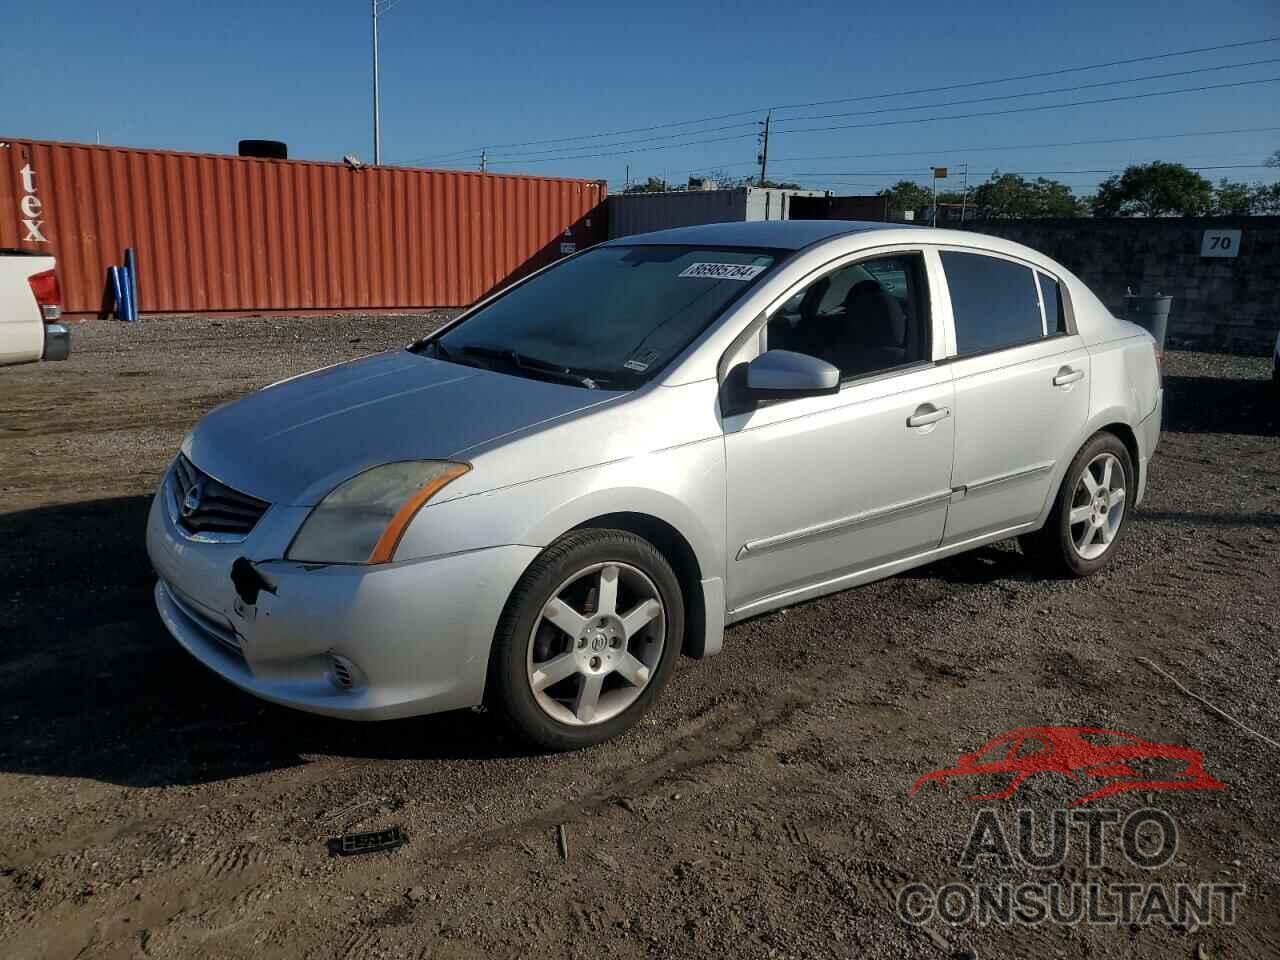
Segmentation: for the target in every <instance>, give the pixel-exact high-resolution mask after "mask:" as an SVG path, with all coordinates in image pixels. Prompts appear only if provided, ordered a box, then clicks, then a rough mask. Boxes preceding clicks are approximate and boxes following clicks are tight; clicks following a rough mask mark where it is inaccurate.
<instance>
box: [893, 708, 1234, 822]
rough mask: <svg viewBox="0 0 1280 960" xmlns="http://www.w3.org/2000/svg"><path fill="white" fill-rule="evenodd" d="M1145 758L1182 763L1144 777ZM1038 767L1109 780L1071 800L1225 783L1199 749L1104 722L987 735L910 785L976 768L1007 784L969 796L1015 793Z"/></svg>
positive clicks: (969, 772)
mask: <svg viewBox="0 0 1280 960" xmlns="http://www.w3.org/2000/svg"><path fill="white" fill-rule="evenodd" d="M1138 761H1142V762H1144V763H1145V764H1147V765H1149V764H1151V762H1153V761H1168V762H1172V763H1175V764H1180V765H1181V768H1180V769H1178V770H1175V771H1174V772H1172V773H1170V774H1168V775H1167V776H1166V777H1165V778H1164V779H1152V778H1148V777H1144V776H1143V775H1142V774H1140V773H1139V772H1138V771H1137V770H1135V769H1134V763H1135V762H1138ZM1037 773H1058V774H1061V775H1062V776H1064V777H1069V778H1070V779H1072V780H1079V779H1081V778H1082V777H1083V778H1085V779H1086V782H1088V781H1089V780H1101V781H1105V782H1104V783H1103V784H1102V786H1100V787H1098V788H1097V789H1096V790H1093V791H1092V792H1090V793H1086V794H1085V795H1084V796H1082V797H1080V798H1079V799H1078V800H1076V801H1074V802H1073V803H1072V804H1071V805H1072V806H1073V807H1075V806H1080V805H1081V804H1085V803H1090V802H1091V801H1093V800H1097V799H1099V798H1101V797H1109V796H1112V795H1114V794H1117V793H1126V792H1128V791H1130V790H1223V789H1225V787H1226V785H1225V784H1223V783H1222V782H1221V781H1219V780H1217V779H1215V778H1213V777H1211V776H1209V774H1207V773H1206V772H1205V769H1204V756H1203V755H1202V754H1201V753H1200V751H1199V750H1192V749H1191V748H1190V747H1179V746H1176V745H1174V744H1168V743H1153V742H1151V741H1150V740H1143V739H1141V738H1140V737H1135V736H1133V735H1132V734H1128V733H1121V732H1120V731H1118V730H1104V729H1102V728H1100V727H1019V728H1018V729H1017V730H1010V731H1008V732H1007V733H1002V734H1000V736H998V737H995V738H994V739H992V740H990V741H988V742H987V743H986V744H985V745H984V746H983V747H982V748H981V749H979V750H977V751H975V752H973V753H962V754H961V755H960V757H959V758H958V760H957V761H956V765H955V766H954V767H945V768H942V769H939V770H933V771H931V772H929V773H926V774H925V775H924V776H923V777H921V778H920V779H919V780H917V781H916V782H915V785H914V786H912V788H911V793H912V795H914V794H915V792H916V791H917V790H919V789H920V788H921V787H922V786H923V785H924V784H926V783H928V782H929V781H931V780H936V781H938V783H940V784H941V785H942V786H943V787H944V788H945V787H946V786H947V780H948V779H949V778H951V777H968V776H974V775H976V774H1010V775H1011V776H1012V779H1011V780H1010V781H1009V783H1008V785H1007V786H1006V787H1005V788H1004V789H1003V790H998V791H996V792H994V793H982V794H978V795H977V796H973V797H970V798H969V799H970V800H1000V799H1003V798H1005V797H1011V796H1013V794H1014V791H1016V790H1017V789H1018V787H1020V786H1022V783H1023V781H1025V780H1026V779H1027V778H1028V777H1030V776H1032V775H1033V774H1037Z"/></svg>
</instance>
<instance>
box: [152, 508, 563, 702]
mask: <svg viewBox="0 0 1280 960" xmlns="http://www.w3.org/2000/svg"><path fill="white" fill-rule="evenodd" d="M164 496H165V492H164V490H163V489H162V490H161V494H160V495H159V496H158V497H157V498H156V499H155V500H154V501H153V502H152V505H151V514H150V517H149V518H148V521H147V552H148V553H149V554H150V556H151V562H152V565H153V566H154V567H155V570H156V573H157V574H158V575H159V578H160V579H159V582H158V583H157V584H156V588H155V601H156V608H157V610H158V611H159V613H160V617H161V619H162V620H163V621H164V624H165V626H166V627H167V628H168V630H169V632H170V633H171V634H172V635H173V636H174V638H175V639H176V640H177V641H178V642H179V643H180V644H181V645H182V646H183V647H184V648H185V649H186V650H187V652H188V653H190V654H191V655H192V656H194V657H195V658H196V659H197V660H199V661H200V662H201V663H203V664H204V665H205V666H206V667H208V668H210V669H211V670H213V671H214V672H216V673H218V674H219V675H221V676H222V677H223V678H224V679H226V680H228V681H230V682H231V683H233V684H235V685H236V686H238V687H240V688H241V689H243V690H246V691H248V692H249V693H252V694H254V695H255V696H258V697H261V698H262V699H264V700H270V701H272V702H273V703H279V704H283V705H285V706H290V707H295V708H298V709H300V710H306V711H310V712H312V713H320V714H325V715H328V716H334V717H344V718H349V719H354V720H381V719H387V718H392V717H405V716H415V715H418V714H425V713H435V712H439V711H442V710H453V709H459V708H463V707H470V706H475V705H476V704H478V703H480V701H481V699H482V697H483V694H484V681H485V674H486V672H487V668H488V660H489V648H490V644H491V642H492V639H493V633H494V630H495V628H496V626H497V622H498V618H499V616H500V615H501V613H502V608H503V606H504V604H505V603H506V600H507V597H508V595H509V594H510V592H511V589H512V587H514V585H515V583H516V581H517V580H518V579H519V577H520V575H521V574H522V573H523V572H524V569H525V568H526V567H527V566H528V564H529V563H530V562H531V561H532V560H533V558H534V557H535V556H536V555H537V552H538V550H537V548H536V547H525V546H499V547H491V548H488V549H483V550H471V551H467V552H464V553H457V554H447V555H442V556H438V557H432V558H427V559H422V560H410V561H404V562H401V563H388V564H380V565H377V566H363V565H343V564H333V565H324V566H321V565H316V564H302V563H296V562H293V561H288V560H279V559H270V558H272V557H280V556H283V554H284V552H285V548H286V547H287V545H288V542H289V540H290V539H291V537H292V535H293V533H294V532H295V531H296V530H297V528H298V525H299V524H300V523H301V522H302V519H303V518H304V517H305V515H306V513H307V511H308V508H305V507H302V508H295V507H280V506H274V507H272V508H270V509H269V510H268V511H267V513H266V514H265V515H264V516H263V517H262V519H261V521H259V523H258V526H257V527H256V528H255V529H254V531H253V533H252V534H250V536H249V537H248V538H247V539H246V540H245V541H244V542H241V543H211V542H200V541H196V540H192V539H190V538H188V537H187V536H186V535H185V534H184V533H183V532H182V531H181V530H179V529H178V528H177V527H176V526H175V525H174V523H173V521H172V519H171V518H170V516H169V513H168V511H167V510H166V509H165V508H164V506H163V505H162V499H163V497H164ZM253 558H257V559H253ZM238 561H241V562H239V563H238ZM246 564H247V565H248V566H247V567H246V566H245V565H246ZM233 568H236V570H237V577H236V580H235V581H234V582H233V578H232V570H233ZM259 578H260V582H259ZM255 585H256V589H254V587H255ZM250 601H252V602H250Z"/></svg>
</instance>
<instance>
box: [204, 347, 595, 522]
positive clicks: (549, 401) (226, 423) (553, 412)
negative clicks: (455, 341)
mask: <svg viewBox="0 0 1280 960" xmlns="http://www.w3.org/2000/svg"><path fill="white" fill-rule="evenodd" d="M617 396H618V394H617V393H612V392H610V393H604V392H601V391H598V390H586V389H583V388H581V387H574V386H570V385H566V384H558V383H547V382H545V381H541V380H530V379H526V378H523V377H515V376H508V375H506V374H501V373H494V372H492V371H489V370H479V369H476V368H474V367H464V366H460V365H458V364H453V363H446V362H444V361H440V360H435V359H432V358H430V357H424V356H421V355H419V354H415V353H411V352H409V351H407V350H402V351H398V352H394V353H384V354H377V355H375V356H372V357H366V358H365V359H363V360H355V361H351V362H349V363H341V364H338V365H337V366H333V367H327V368H325V369H322V370H317V371H315V372H313V373H308V374H304V375H302V376H300V377H295V378H293V379H291V380H284V381H281V382H280V383H277V384H273V385H272V386H269V387H266V388H264V389H262V390H259V391H257V392H256V393H251V394H249V395H248V396H247V397H244V398H242V399H240V400H235V401H233V402H231V403H228V404H225V405H224V406H221V407H218V408H217V409H215V410H214V411H212V412H211V413H209V414H208V415H207V416H206V417H204V419H202V420H201V421H200V422H199V423H198V424H196V426H195V429H194V430H192V431H191V433H190V434H189V435H188V437H187V439H186V440H185V441H184V442H183V445H182V450H183V453H185V454H186V455H187V457H188V458H189V459H190V460H191V461H192V462H193V463H194V464H196V466H198V467H199V468H200V469H201V470H203V471H205V472H206V473H208V474H209V475H210V476H213V477H216V478H217V479H218V480H220V481H222V482H223V483H226V484H228V485H230V486H232V487H234V488H236V489H237V490H241V491H243V492H244V493H248V494H251V495H252V496H255V497H259V498H261V499H263V500H266V501H268V502H270V503H279V504H294V505H299V506H310V505H312V504H314V503H317V502H319V501H320V500H321V499H323V498H324V496H325V495H326V494H327V493H329V491H330V490H332V489H333V488H334V487H335V486H337V485H338V484H339V483H341V482H342V481H344V480H346V479H348V478H349V477H352V476H355V475H356V474H357V473H360V472H361V471H363V470H365V469H367V468H369V467H372V466H376V465H377V464H381V463H390V462H393V461H397V460H447V459H451V458H455V457H458V456H460V455H463V454H464V452H465V451H467V450H468V449H470V448H472V447H475V446H477V445H479V444H483V443H486V442H488V441H491V440H494V439H496V438H498V437H502V436H505V435H507V434H510V433H514V432H516V431H520V430H524V429H526V428H528V427H532V426H535V425H537V424H540V423H545V422H547V421H550V420H554V419H557V418H560V417H564V416H567V415H568V414H571V413H574V412H575V411H578V410H582V409H585V408H586V407H590V406H595V405H597V404H600V403H604V402H607V401H608V400H610V399H613V398H615V397H617Z"/></svg>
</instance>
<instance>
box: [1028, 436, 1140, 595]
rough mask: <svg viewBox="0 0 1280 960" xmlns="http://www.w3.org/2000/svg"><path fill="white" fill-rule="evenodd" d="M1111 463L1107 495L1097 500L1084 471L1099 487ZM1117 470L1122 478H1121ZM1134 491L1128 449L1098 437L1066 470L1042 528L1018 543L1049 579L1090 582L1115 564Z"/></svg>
mask: <svg viewBox="0 0 1280 960" xmlns="http://www.w3.org/2000/svg"><path fill="white" fill-rule="evenodd" d="M1108 463H1110V465H1111V468H1112V469H1111V473H1110V478H1111V479H1110V485H1109V488H1108V489H1107V492H1106V495H1104V496H1099V494H1098V493H1097V492H1093V491H1091V490H1090V487H1089V485H1088V483H1087V482H1086V481H1085V480H1084V476H1085V471H1086V469H1088V470H1089V471H1090V473H1089V477H1090V480H1091V481H1092V482H1093V484H1094V486H1098V487H1100V486H1101V484H1100V482H1099V481H1100V479H1101V476H1100V475H1102V474H1103V472H1104V470H1105V466H1106V465H1107V464H1108ZM1117 469H1119V470H1120V471H1121V472H1122V473H1123V478H1120V477H1117V475H1116V470H1117ZM1118 484H1121V485H1119V486H1118ZM1117 490H1118V491H1119V498H1117V497H1116V492H1117ZM1134 490H1135V485H1134V473H1133V460H1132V459H1131V458H1130V456H1129V450H1128V448H1127V447H1126V446H1125V445H1124V443H1123V442H1121V440H1120V438H1119V437H1117V436H1116V435H1115V434H1113V433H1098V434H1094V436H1093V437H1092V438H1091V439H1090V440H1089V442H1088V443H1086V444H1085V445H1084V446H1083V447H1081V448H1080V452H1079V453H1077V454H1076V455H1075V457H1074V458H1073V459H1072V461H1071V465H1070V466H1069V467H1068V468H1067V472H1066V474H1065V476H1063V478H1062V486H1061V487H1059V489H1058V494H1057V497H1056V499H1055V500H1054V504H1053V509H1052V510H1051V511H1050V513H1049V518H1048V519H1047V520H1046V521H1045V524H1044V526H1043V527H1042V528H1041V529H1039V530H1037V531H1035V532H1034V533H1029V534H1025V535H1023V536H1021V537H1019V538H1018V543H1019V544H1020V545H1021V547H1022V552H1023V553H1024V554H1026V555H1027V556H1028V557H1029V558H1031V560H1032V561H1034V562H1035V563H1036V564H1037V565H1038V566H1039V567H1041V569H1043V570H1044V571H1045V572H1046V573H1049V574H1051V575H1055V576H1061V577H1087V576H1090V575H1092V574H1095V573H1097V572H1098V571H1099V570H1101V569H1102V568H1103V567H1105V566H1106V565H1107V564H1108V563H1110V562H1111V558H1112V557H1113V556H1114V555H1115V552H1116V546H1117V545H1118V544H1119V543H1120V540H1121V538H1122V537H1123V535H1124V531H1125V528H1126V527H1127V526H1128V523H1129V515H1130V514H1131V513H1132V512H1133V504H1132V502H1131V501H1132V491H1134ZM1117 507H1118V508H1119V514H1120V515H1119V517H1118V518H1117V517H1116V510H1117ZM1073 516H1074V517H1076V518H1077V519H1076V522H1075V523H1073V522H1072V517H1073ZM1081 518H1084V519H1081ZM1086 541H1087V542H1086ZM1082 544H1083V546H1082Z"/></svg>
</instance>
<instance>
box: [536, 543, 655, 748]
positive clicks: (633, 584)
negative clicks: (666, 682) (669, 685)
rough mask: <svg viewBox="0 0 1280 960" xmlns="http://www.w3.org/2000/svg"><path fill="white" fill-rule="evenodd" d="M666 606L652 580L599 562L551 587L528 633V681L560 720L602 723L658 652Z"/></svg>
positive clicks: (635, 690) (628, 698) (621, 705)
mask: <svg viewBox="0 0 1280 960" xmlns="http://www.w3.org/2000/svg"><path fill="white" fill-rule="evenodd" d="M666 621H667V617H666V610H665V608H664V607H663V603H662V595H661V593H660V592H659V591H658V588H657V587H656V586H655V585H654V582H653V581H652V580H651V579H650V578H649V577H648V576H647V575H646V574H645V573H644V572H643V571H641V570H639V569H637V568H636V567H633V566H631V565H630V564H625V563H597V564H592V565H591V566H589V567H586V568H584V569H583V570H580V571H578V572H577V573H575V574H574V575H573V576H571V577H569V578H568V579H567V580H565V581H564V582H563V583H561V584H560V586H559V587H557V588H556V590H555V591H554V592H553V593H552V594H551V597H550V599H549V600H547V602H546V603H545V604H544V605H543V608H542V612H541V614H540V615H539V616H538V619H537V620H536V621H535V622H534V625H533V629H532V630H531V631H530V633H529V644H528V653H527V668H528V680H529V688H530V689H531V690H532V691H533V696H534V699H535V700H536V701H537V703H538V706H539V707H541V708H542V710H543V712H545V713H546V714H547V715H548V716H550V717H552V718H553V719H555V720H558V721H560V722H561V723H567V724H574V725H590V724H597V723H604V722H605V721H606V720H609V719H611V718H612V717H616V716H617V715H618V714H620V713H622V712H623V711H624V710H626V709H627V708H628V707H629V706H631V705H632V704H633V703H635V701H636V699H637V698H638V697H639V696H640V694H641V692H642V691H643V690H644V688H645V687H646V686H648V684H649V680H650V677H651V676H652V675H653V673H654V671H655V670H656V669H657V667H658V663H659V662H660V661H661V659H662V651H663V647H664V645H665V643H666Z"/></svg>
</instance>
